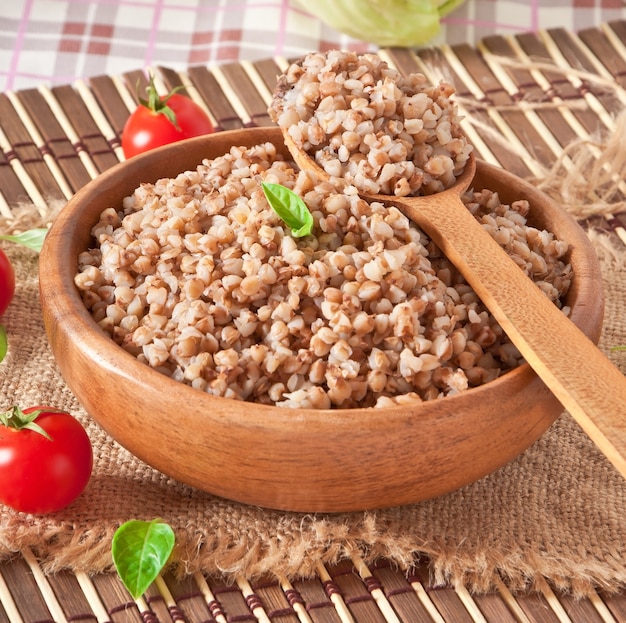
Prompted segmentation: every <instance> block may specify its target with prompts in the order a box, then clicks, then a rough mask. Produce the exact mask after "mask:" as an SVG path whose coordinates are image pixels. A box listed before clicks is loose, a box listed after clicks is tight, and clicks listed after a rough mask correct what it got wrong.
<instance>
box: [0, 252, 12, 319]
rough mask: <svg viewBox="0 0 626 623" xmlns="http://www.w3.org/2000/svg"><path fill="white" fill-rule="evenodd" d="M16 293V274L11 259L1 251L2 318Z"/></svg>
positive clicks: (0, 291) (0, 306)
mask: <svg viewBox="0 0 626 623" xmlns="http://www.w3.org/2000/svg"><path fill="white" fill-rule="evenodd" d="M14 293H15V273H14V271H13V266H11V262H10V261H9V258H8V257H7V256H6V254H5V253H4V251H3V250H2V249H0V316H2V314H4V312H5V311H6V310H7V307H8V306H9V303H10V302H11V300H12V299H13V294H14Z"/></svg>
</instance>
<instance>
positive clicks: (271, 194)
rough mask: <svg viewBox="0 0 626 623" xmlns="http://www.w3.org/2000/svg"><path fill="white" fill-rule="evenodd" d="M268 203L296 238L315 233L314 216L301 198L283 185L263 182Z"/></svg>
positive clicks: (262, 185)
mask: <svg viewBox="0 0 626 623" xmlns="http://www.w3.org/2000/svg"><path fill="white" fill-rule="evenodd" d="M261 187H262V188H263V192H264V193H265V197H266V199H267V202H268V203H269V204H270V206H271V207H272V209H273V210H274V212H276V214H278V216H280V218H282V219H283V221H285V223H286V224H287V226H288V227H289V228H290V229H291V233H292V234H293V235H294V236H295V237H296V238H302V237H304V236H308V235H310V234H311V231H313V215H312V214H311V212H310V211H309V208H307V206H306V203H304V201H303V200H302V198H301V197H299V196H298V195H296V193H294V192H293V190H289V188H287V187H285V186H282V185H281V184H271V183H269V182H261Z"/></svg>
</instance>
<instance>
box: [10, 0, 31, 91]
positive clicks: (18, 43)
mask: <svg viewBox="0 0 626 623" xmlns="http://www.w3.org/2000/svg"><path fill="white" fill-rule="evenodd" d="M32 7H33V0H26V3H25V5H24V10H23V11H22V17H21V19H20V24H19V26H18V28H17V36H16V37H15V45H14V47H13V56H12V58H11V64H10V66H9V75H8V77H7V83H6V90H7V91H9V90H11V89H12V88H13V84H14V81H15V76H16V74H17V68H18V66H19V59H20V52H21V50H22V46H23V44H24V40H25V38H26V31H27V27H28V21H29V19H30V13H31V10H32Z"/></svg>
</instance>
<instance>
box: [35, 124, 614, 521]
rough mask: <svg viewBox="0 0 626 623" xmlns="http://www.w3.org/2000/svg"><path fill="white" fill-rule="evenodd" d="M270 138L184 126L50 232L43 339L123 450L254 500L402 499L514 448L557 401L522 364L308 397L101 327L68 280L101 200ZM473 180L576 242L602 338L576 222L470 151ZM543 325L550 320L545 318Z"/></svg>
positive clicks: (264, 132)
mask: <svg viewBox="0 0 626 623" xmlns="http://www.w3.org/2000/svg"><path fill="white" fill-rule="evenodd" d="M263 141H271V142H273V143H274V144H276V145H278V146H280V149H284V146H283V145H282V140H281V137H280V132H279V130H278V129H275V128H259V129H249V130H236V131H232V132H222V133H218V134H214V135H210V136H206V137H201V138H197V139H191V140H188V141H184V142H181V143H175V144H173V145H170V146H167V147H164V148H160V149H157V150H154V151H151V152H148V153H147V154H144V155H142V156H138V157H135V158H132V159H130V160H128V161H126V162H124V163H122V164H119V165H117V166H115V167H113V168H112V169H110V170H108V171H107V172H105V173H103V174H102V175H100V176H99V177H98V178H97V179H96V180H94V181H93V182H91V183H90V184H88V185H87V186H86V187H84V188H83V189H81V190H80V191H79V192H78V193H77V194H76V195H75V196H74V197H73V198H72V199H71V200H70V201H69V202H68V204H67V206H66V207H65V208H64V209H63V211H62V212H61V214H60V215H59V217H58V218H57V220H56V222H55V223H54V225H53V226H52V228H51V230H50V233H49V234H48V236H47V239H46V242H45V245H44V248H43V250H42V252H41V259H40V288H41V301H42V306H43V316H44V321H45V326H46V331H47V334H48V338H49V341H50V344H51V347H52V350H53V352H54V355H55V357H56V360H57V362H58V365H59V367H60V369H61V372H62V374H63V376H64V378H65V379H66V381H67V383H68V385H69V387H70V388H71V390H72V391H73V392H74V393H75V395H76V397H77V398H78V400H79V401H80V402H81V403H82V405H84V407H85V409H86V410H87V412H88V413H89V414H90V415H91V416H92V417H93V418H94V419H95V420H96V421H97V422H98V423H99V424H100V425H101V426H102V427H103V428H104V429H105V430H106V431H108V433H109V434H110V435H111V436H112V437H113V438H114V439H116V440H117V441H118V442H119V443H120V444H122V445H123V446H125V447H126V448H127V449H128V450H129V451H130V452H132V453H133V454H134V455H136V456H137V457H138V458H139V459H141V460H142V461H145V462H146V463H147V464H149V465H151V466H153V467H154V468H156V469H157V470H159V471H161V472H163V473H165V474H167V475H169V476H171V477H173V478H175V479H177V480H179V481H181V482H184V483H186V484H188V485H191V486H193V487H197V488H199V489H202V490H205V491H207V492H210V493H213V494H216V495H218V496H223V497H225V498H228V499H231V500H236V501H240V502H244V503H248V504H254V505H260V506H264V507H270V508H276V509H284V510H292V511H305V512H314V511H328V512H337V511H352V510H363V509H372V508H379V507H386V506H392V505H401V504H407V503H412V502H417V501H419V500H423V499H427V498H430V497H434V496H438V495H441V494H444V493H447V492H450V491H453V490H455V489H458V488H459V487H461V486H463V485H466V484H468V483H471V482H473V481H475V480H477V479H479V478H481V477H482V476H485V475H486V474H489V473H490V472H493V471H494V470H496V469H497V468H499V467H500V466H502V465H504V464H505V463H507V462H509V461H511V460H512V459H513V458H514V457H516V456H518V455H519V454H520V453H521V452H523V451H524V450H525V449H526V448H527V447H528V446H529V445H530V444H532V443H533V442H534V441H535V440H537V439H538V438H539V437H540V435H542V434H543V433H544V431H545V430H546V429H547V428H548V427H549V426H550V425H551V424H552V422H553V421H554V420H555V419H556V418H557V417H558V416H559V414H560V413H561V412H562V408H561V406H560V405H559V403H558V402H557V400H556V399H555V398H554V397H553V396H552V395H551V394H550V393H549V392H548V390H547V389H546V388H545V386H544V385H543V383H542V382H541V380H540V379H539V378H538V377H537V376H536V375H535V373H534V372H533V371H532V370H531V369H530V367H529V366H528V365H527V364H525V365H522V366H520V367H519V368H517V369H515V370H513V371H511V372H509V373H507V374H505V375H503V376H502V377H500V378H499V379H497V380H495V381H492V382H490V383H488V384H486V385H483V386H481V387H478V388H475V389H471V390H468V391H467V392H465V393H463V394H460V395H457V396H454V397H448V398H445V399H442V400H436V401H430V402H425V403H422V404H419V405H412V406H410V407H408V406H396V407H393V408H385V409H348V410H328V411H318V410H308V409H286V408H279V407H272V406H264V405H258V404H248V403H242V402H238V401H235V400H230V399H227V398H217V397H214V396H210V395H208V394H206V393H203V392H201V391H198V390H194V389H192V388H191V387H188V386H186V385H183V384H181V383H178V382H176V381H174V380H171V379H169V378H166V377H165V376H163V375H161V374H160V373H158V372H156V371H155V370H152V369H151V368H149V367H148V366H147V365H145V364H142V363H140V362H139V361H137V360H136V359H135V358H134V357H133V356H131V355H130V354H128V353H127V352H125V351H124V350H123V349H122V348H120V347H119V346H117V345H116V344H115V343H114V342H113V341H112V340H111V339H110V338H109V337H108V336H107V335H105V334H104V333H103V332H102V331H101V330H100V329H99V327H98V326H97V325H96V323H95V322H94V320H93V319H92V317H91V315H90V313H89V312H88V311H87V310H86V308H85V306H84V305H83V303H82V300H81V298H80V295H79V293H78V290H77V289H76V287H75V286H74V275H75V273H76V270H77V256H78V254H79V253H80V252H81V251H83V250H85V249H87V248H88V247H89V246H90V245H91V244H92V242H93V241H92V238H91V235H90V230H91V228H92V226H93V225H94V224H95V223H96V222H97V220H98V217H99V215H100V213H101V211H102V210H103V209H104V208H105V207H109V206H118V205H121V201H122V198H123V197H125V196H126V195H129V194H131V193H132V192H133V190H134V189H135V188H136V187H137V186H138V185H139V184H140V183H141V182H150V181H155V180H157V179H158V178H161V177H173V176H174V175H176V174H177V173H179V172H182V171H185V170H188V169H193V168H195V167H196V166H197V164H199V163H200V162H201V160H202V159H203V158H211V157H215V156H218V155H221V154H224V153H225V152H226V151H228V149H229V148H230V146H231V145H243V146H251V145H254V144H257V143H260V142H263ZM475 187H476V188H482V187H486V188H488V189H491V190H496V191H498V192H499V193H500V195H501V197H502V199H503V200H504V201H506V202H510V201H512V200H515V199H519V198H526V199H528V200H529V201H530V203H531V205H532V217H531V221H532V222H533V223H534V224H535V225H537V226H540V227H542V228H543V227H545V228H547V229H548V230H550V231H553V232H555V233H557V234H558V235H559V236H560V237H561V238H563V239H564V240H566V241H567V242H568V243H569V244H570V246H571V252H570V255H571V257H570V261H571V263H572V265H573V269H574V274H575V279H574V284H573V287H572V288H571V290H570V292H569V294H568V297H567V301H566V302H567V304H568V305H569V306H571V308H572V314H571V318H572V320H573V321H574V322H575V323H576V324H577V325H578V326H579V327H580V329H581V330H582V331H583V332H584V333H585V334H587V335H588V336H589V337H590V338H591V339H592V340H594V341H596V342H597V340H598V339H599V334H600V328H601V322H602V315H603V293H602V282H601V278H600V273H599V266H598V262H597V260H596V256H595V253H594V251H593V248H592V247H591V245H590V243H589V240H588V238H587V236H586V235H585V233H584V232H583V231H582V229H581V228H580V227H579V226H578V224H577V223H576V222H575V221H574V220H573V219H572V218H571V217H570V216H569V215H567V214H566V213H565V212H563V211H562V210H561V209H560V208H559V207H558V206H557V205H555V204H554V203H553V202H552V201H550V200H549V199H548V198H547V197H546V196H545V195H543V194H542V193H540V192H538V191H537V190H536V189H535V188H534V187H532V186H530V185H529V184H527V183H525V182H523V181H522V180H520V179H518V178H516V177H514V176H512V175H511V174H509V173H507V172H506V171H503V170H500V169H497V168H494V167H492V166H488V165H486V164H484V163H479V164H478V171H477V175H476V178H475ZM549 330H550V329H549V327H546V331H549Z"/></svg>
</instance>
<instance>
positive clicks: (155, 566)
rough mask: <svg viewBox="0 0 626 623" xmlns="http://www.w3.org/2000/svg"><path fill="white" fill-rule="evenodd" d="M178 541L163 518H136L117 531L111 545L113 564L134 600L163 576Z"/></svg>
mask: <svg viewBox="0 0 626 623" xmlns="http://www.w3.org/2000/svg"><path fill="white" fill-rule="evenodd" d="M175 540H176V538H175V536H174V531H173V530H172V528H171V527H170V526H169V525H168V524H166V523H164V522H162V521H161V520H160V519H154V520H152V521H140V520H138V519H133V520H131V521H127V522H126V523H124V524H122V525H121V526H120V527H119V528H118V529H117V530H116V532H115V534H114V535H113V541H112V544H111V553H112V555H113V564H114V565H115V568H116V570H117V574H118V575H119V577H120V579H121V580H122V582H123V583H124V586H126V588H127V589H128V592H129V593H130V594H131V595H132V597H133V599H137V598H138V597H140V596H141V595H143V594H144V593H145V592H146V590H147V589H148V587H149V586H150V584H152V582H154V580H155V579H156V577H157V576H158V575H159V573H161V571H162V569H163V567H164V566H165V565H166V563H167V561H168V559H169V557H170V555H171V553H172V550H173V549H174V543H175Z"/></svg>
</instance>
